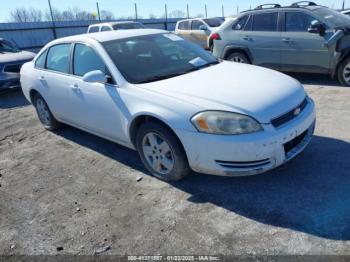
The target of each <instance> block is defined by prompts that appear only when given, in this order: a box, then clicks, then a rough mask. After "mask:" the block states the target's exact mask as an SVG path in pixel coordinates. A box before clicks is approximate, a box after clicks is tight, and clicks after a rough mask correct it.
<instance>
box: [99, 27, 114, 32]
mask: <svg viewBox="0 0 350 262" xmlns="http://www.w3.org/2000/svg"><path fill="white" fill-rule="evenodd" d="M103 31H112V29H111V28H110V27H109V26H102V28H101V32H103Z"/></svg>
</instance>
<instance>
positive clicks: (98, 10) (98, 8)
mask: <svg viewBox="0 0 350 262" xmlns="http://www.w3.org/2000/svg"><path fill="white" fill-rule="evenodd" d="M96 7H97V15H98V21H99V22H101V15H100V7H99V6H98V2H96Z"/></svg>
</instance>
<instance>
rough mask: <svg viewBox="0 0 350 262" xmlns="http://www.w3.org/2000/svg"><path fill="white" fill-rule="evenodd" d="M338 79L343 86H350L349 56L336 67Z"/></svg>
mask: <svg viewBox="0 0 350 262" xmlns="http://www.w3.org/2000/svg"><path fill="white" fill-rule="evenodd" d="M337 74H338V81H339V82H340V83H341V84H342V85H344V86H350V57H349V58H346V59H345V60H344V61H343V62H342V63H341V64H340V65H339V67H338V72H337Z"/></svg>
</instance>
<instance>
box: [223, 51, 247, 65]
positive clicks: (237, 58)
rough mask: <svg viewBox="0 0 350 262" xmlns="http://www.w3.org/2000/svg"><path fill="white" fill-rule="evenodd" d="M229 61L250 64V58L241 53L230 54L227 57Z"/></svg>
mask: <svg viewBox="0 0 350 262" xmlns="http://www.w3.org/2000/svg"><path fill="white" fill-rule="evenodd" d="M227 60H229V61H232V62H236V63H243V64H250V62H249V59H248V57H247V56H246V55H245V54H243V53H241V52H234V53H232V54H230V55H229V56H228V57H227Z"/></svg>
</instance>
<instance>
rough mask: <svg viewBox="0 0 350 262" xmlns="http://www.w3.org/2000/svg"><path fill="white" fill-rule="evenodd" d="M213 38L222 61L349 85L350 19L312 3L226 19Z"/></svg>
mask: <svg viewBox="0 0 350 262" xmlns="http://www.w3.org/2000/svg"><path fill="white" fill-rule="evenodd" d="M212 38H214V39H215V40H214V50H213V53H214V55H216V56H217V57H219V58H222V59H226V60H231V61H235V62H242V63H252V64H255V65H260V66H265V67H270V68H273V69H276V70H281V71H287V72H307V73H324V74H331V75H332V76H333V77H337V78H338V79H339V81H340V82H341V83H342V84H343V85H347V86H350V18H349V17H348V16H345V15H343V14H341V13H340V12H337V11H335V10H332V9H329V8H327V7H324V6H319V5H317V4H315V3H313V2H297V3H294V4H292V5H291V6H287V7H282V6H280V5H278V4H273V5H261V6H258V7H257V8H255V9H254V10H249V11H245V12H242V13H241V14H240V15H239V16H238V17H237V18H236V19H234V20H231V21H227V22H226V23H225V24H223V25H222V27H221V28H220V29H219V30H218V31H217V32H216V34H213V35H212Z"/></svg>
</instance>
